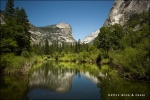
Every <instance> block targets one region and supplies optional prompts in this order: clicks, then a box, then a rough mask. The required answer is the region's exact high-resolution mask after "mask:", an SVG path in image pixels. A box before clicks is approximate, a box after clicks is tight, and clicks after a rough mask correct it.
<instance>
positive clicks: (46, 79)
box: [29, 62, 99, 92]
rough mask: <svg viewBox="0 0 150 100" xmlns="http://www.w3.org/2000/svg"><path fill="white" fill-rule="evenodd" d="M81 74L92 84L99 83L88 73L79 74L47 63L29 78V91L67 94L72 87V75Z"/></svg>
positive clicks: (73, 70)
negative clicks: (38, 89) (42, 90)
mask: <svg viewBox="0 0 150 100" xmlns="http://www.w3.org/2000/svg"><path fill="white" fill-rule="evenodd" d="M78 73H81V74H82V75H84V76H85V77H86V78H87V79H88V80H90V81H92V82H93V83H95V84H97V83H99V80H98V79H97V77H96V76H94V75H92V74H90V73H89V72H88V71H86V72H79V71H77V70H76V69H67V68H63V67H62V66H59V65H57V64H54V63H51V62H48V63H45V64H43V66H41V67H40V68H39V69H37V70H35V71H34V72H33V73H32V75H31V76H30V81H29V86H30V89H35V88H44V89H48V90H51V91H56V92H69V91H70V90H71V87H72V80H73V77H74V75H77V74H78Z"/></svg>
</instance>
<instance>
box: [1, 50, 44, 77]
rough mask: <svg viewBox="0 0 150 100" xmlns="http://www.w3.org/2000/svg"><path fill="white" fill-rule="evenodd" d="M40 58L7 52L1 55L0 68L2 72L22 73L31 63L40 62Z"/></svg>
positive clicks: (27, 69)
mask: <svg viewBox="0 0 150 100" xmlns="http://www.w3.org/2000/svg"><path fill="white" fill-rule="evenodd" d="M42 60H43V59H42V57H40V56H35V55H28V56H25V55H21V56H16V55H14V54H13V53H8V54H5V55H2V56H1V61H0V64H1V66H0V70H1V72H2V74H11V75H24V74H26V73H27V72H28V71H29V69H30V68H31V67H32V66H33V65H36V64H37V63H40V62H42Z"/></svg>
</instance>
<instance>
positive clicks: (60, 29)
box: [30, 23, 76, 45]
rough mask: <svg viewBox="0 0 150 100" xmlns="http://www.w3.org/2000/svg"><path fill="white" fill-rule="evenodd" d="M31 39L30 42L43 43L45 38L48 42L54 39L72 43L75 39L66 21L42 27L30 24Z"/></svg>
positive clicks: (50, 42)
mask: <svg viewBox="0 0 150 100" xmlns="http://www.w3.org/2000/svg"><path fill="white" fill-rule="evenodd" d="M30 32H31V39H32V44H41V45H43V44H44V43H45V42H44V41H45V40H46V39H47V40H48V42H49V44H52V43H53V42H54V41H58V42H59V43H61V42H66V43H74V42H76V40H75V39H74V38H73V34H72V28H71V26H70V25H68V24H66V23H59V24H56V25H49V26H44V27H35V26H33V25H31V29H30Z"/></svg>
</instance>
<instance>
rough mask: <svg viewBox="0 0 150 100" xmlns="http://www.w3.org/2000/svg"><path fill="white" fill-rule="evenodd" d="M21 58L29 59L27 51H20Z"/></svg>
mask: <svg viewBox="0 0 150 100" xmlns="http://www.w3.org/2000/svg"><path fill="white" fill-rule="evenodd" d="M21 56H23V57H25V58H30V57H31V54H30V53H29V52H28V51H22V53H21Z"/></svg>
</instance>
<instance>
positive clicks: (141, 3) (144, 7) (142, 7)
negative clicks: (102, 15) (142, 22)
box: [104, 0, 150, 26]
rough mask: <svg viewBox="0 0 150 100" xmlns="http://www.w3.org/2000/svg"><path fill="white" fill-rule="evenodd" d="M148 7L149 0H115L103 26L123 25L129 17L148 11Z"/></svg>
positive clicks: (149, 5)
mask: <svg viewBox="0 0 150 100" xmlns="http://www.w3.org/2000/svg"><path fill="white" fill-rule="evenodd" d="M149 7H150V1H149V0H115V3H114V5H113V7H112V8H111V10H110V13H109V16H108V18H107V19H106V21H105V23H104V26H109V25H114V24H116V23H117V24H121V25H124V24H126V22H127V21H128V20H129V17H130V15H132V14H133V13H142V12H143V11H148V9H149Z"/></svg>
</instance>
